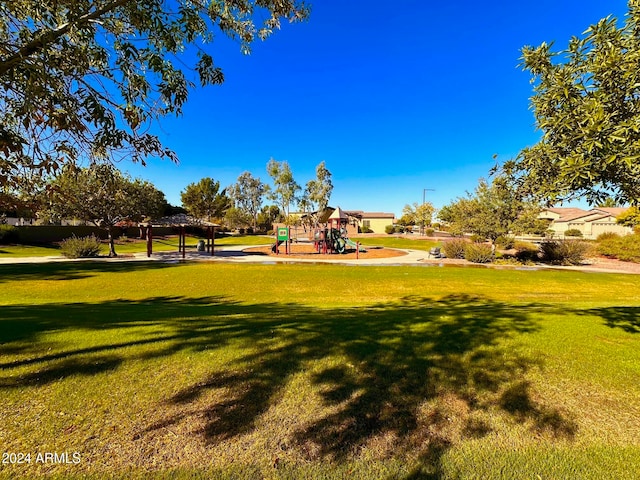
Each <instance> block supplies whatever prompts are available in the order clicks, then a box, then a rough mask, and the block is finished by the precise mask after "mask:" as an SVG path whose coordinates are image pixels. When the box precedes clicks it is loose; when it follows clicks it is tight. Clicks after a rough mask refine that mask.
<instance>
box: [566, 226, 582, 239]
mask: <svg viewBox="0 0 640 480" xmlns="http://www.w3.org/2000/svg"><path fill="white" fill-rule="evenodd" d="M564 236H565V237H582V232H581V231H580V230H578V229H577V228H570V229H569V230H565V232H564Z"/></svg>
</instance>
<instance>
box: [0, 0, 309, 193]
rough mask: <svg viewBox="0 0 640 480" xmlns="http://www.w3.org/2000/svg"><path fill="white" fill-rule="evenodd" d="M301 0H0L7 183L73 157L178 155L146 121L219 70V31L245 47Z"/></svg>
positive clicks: (2, 176)
mask: <svg viewBox="0 0 640 480" xmlns="http://www.w3.org/2000/svg"><path fill="white" fill-rule="evenodd" d="M308 13H309V10H308V7H307V6H306V5H305V4H304V1H302V0H225V1H218V0H203V1H190V0H174V1H172V2H168V1H165V0H145V1H134V0H95V1H91V2H86V1H76V0H60V1H56V2H50V1H44V2H43V1H40V0H12V1H3V2H1V3H0V187H2V188H0V190H2V189H7V188H9V187H15V186H17V185H18V184H19V183H20V182H21V181H24V180H25V179H28V178H29V177H30V176H31V175H32V174H35V175H36V176H38V175H39V174H42V173H53V172H55V171H57V169H58V168H60V166H61V165H64V164H65V163H67V162H70V161H73V160H76V159H80V158H83V157H84V158H90V159H91V160H92V161H94V160H103V159H109V158H112V156H113V155H118V156H120V155H125V156H127V157H129V158H131V159H132V160H134V161H139V162H143V163H144V161H145V159H146V158H147V157H148V156H158V157H165V158H170V159H172V160H176V155H175V154H174V152H172V151H171V150H169V149H167V148H165V147H164V146H163V145H162V144H161V143H160V141H159V139H158V138H157V137H156V136H154V135H152V134H150V133H149V132H148V127H149V125H150V123H151V122H153V121H154V120H157V119H158V118H160V117H162V116H165V115H167V114H180V113H181V111H182V106H183V105H184V103H185V102H186V101H187V98H188V93H189V90H190V89H191V88H192V87H193V86H195V84H196V83H199V84H201V85H203V86H204V85H210V84H219V83H222V82H223V80H224V75H223V72H222V70H221V68H220V67H219V66H218V65H216V64H215V62H214V59H213V56H212V53H211V51H210V48H209V46H210V44H211V43H212V41H213V39H214V32H217V31H221V32H222V33H223V34H225V35H227V36H229V37H231V38H232V39H234V40H235V41H237V42H238V43H239V45H240V48H241V49H242V51H243V52H245V53H248V52H249V51H250V46H251V44H252V43H253V42H254V40H255V39H256V38H260V39H265V38H267V37H268V36H269V35H270V34H271V33H272V32H273V31H274V30H276V29H278V28H279V27H280V24H281V21H283V20H286V21H290V22H294V21H300V20H303V19H305V18H306V17H307V16H308Z"/></svg>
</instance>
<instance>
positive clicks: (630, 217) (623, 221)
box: [616, 207, 640, 228]
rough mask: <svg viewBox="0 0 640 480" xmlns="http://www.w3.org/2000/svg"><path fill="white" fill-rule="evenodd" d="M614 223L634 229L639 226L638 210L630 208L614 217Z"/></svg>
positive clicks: (639, 209)
mask: <svg viewBox="0 0 640 480" xmlns="http://www.w3.org/2000/svg"><path fill="white" fill-rule="evenodd" d="M616 223H618V224H620V225H624V226H625V227H632V228H635V227H637V226H638V225H640V208H639V207H631V208H628V209H627V210H626V211H624V212H623V213H621V214H620V215H618V216H617V217H616Z"/></svg>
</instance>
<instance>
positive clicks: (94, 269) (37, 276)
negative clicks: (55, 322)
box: [0, 259, 173, 283]
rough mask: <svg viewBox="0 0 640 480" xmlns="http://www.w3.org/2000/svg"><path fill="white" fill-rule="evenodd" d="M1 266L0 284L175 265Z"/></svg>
mask: <svg viewBox="0 0 640 480" xmlns="http://www.w3.org/2000/svg"><path fill="white" fill-rule="evenodd" d="M19 260H20V259H16V263H14V264H5V265H0V283H3V282H13V281H21V280H79V279H83V278H90V277H94V276H96V275H98V274H99V273H104V272H114V273H117V272H132V271H139V270H158V269H163V268H169V267H171V266H173V265H171V264H168V263H164V262H158V261H135V262H127V261H123V262H118V261H113V262H112V261H109V262H107V261H91V260H83V261H80V262H48V263H19Z"/></svg>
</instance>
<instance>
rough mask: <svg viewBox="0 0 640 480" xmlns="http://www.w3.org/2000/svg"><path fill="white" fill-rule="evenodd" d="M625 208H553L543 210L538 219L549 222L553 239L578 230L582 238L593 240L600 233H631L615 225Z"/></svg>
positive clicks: (627, 229) (627, 228) (631, 230)
mask: <svg viewBox="0 0 640 480" xmlns="http://www.w3.org/2000/svg"><path fill="white" fill-rule="evenodd" d="M626 210H627V209H626V208H608V207H607V208H605V207H602V208H593V209H591V210H583V209H581V208H571V207H554V208H547V209H545V210H543V211H542V212H541V213H540V215H539V218H544V219H548V220H550V222H551V223H550V224H549V229H550V230H552V231H553V232H554V237H558V238H563V237H564V233H565V232H566V231H567V230H579V231H580V232H581V233H582V237H583V238H587V239H595V238H597V237H598V235H600V234H601V233H605V232H612V233H617V234H619V235H626V234H628V233H633V229H631V228H630V227H625V226H623V225H619V224H618V223H616V217H617V216H618V215H620V214H621V213H623V212H625V211H626Z"/></svg>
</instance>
